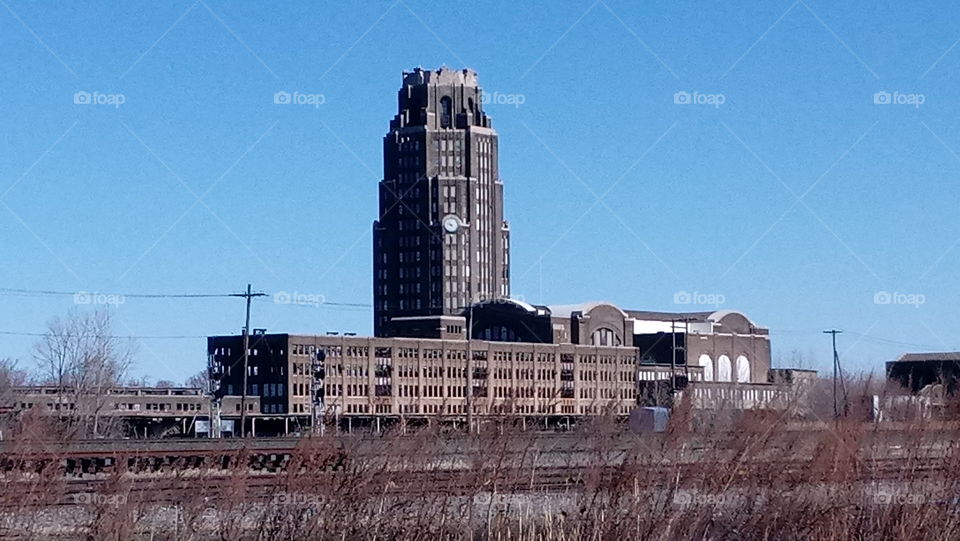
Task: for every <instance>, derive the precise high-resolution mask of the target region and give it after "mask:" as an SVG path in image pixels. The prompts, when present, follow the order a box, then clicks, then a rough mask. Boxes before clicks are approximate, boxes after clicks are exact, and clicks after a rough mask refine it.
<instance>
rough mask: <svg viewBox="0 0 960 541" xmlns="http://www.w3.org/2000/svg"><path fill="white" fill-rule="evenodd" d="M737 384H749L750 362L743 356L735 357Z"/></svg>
mask: <svg viewBox="0 0 960 541" xmlns="http://www.w3.org/2000/svg"><path fill="white" fill-rule="evenodd" d="M737 383H750V361H748V360H747V358H746V357H744V356H743V355H741V356H739V357H737Z"/></svg>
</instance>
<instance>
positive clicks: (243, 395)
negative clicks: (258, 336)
mask: <svg viewBox="0 0 960 541" xmlns="http://www.w3.org/2000/svg"><path fill="white" fill-rule="evenodd" d="M230 296H231V297H243V298H245V299H247V317H246V321H245V323H244V325H243V389H242V390H241V391H240V436H241V437H245V436H246V435H247V372H248V370H249V369H248V368H247V366H248V364H249V360H250V359H249V357H250V300H251V299H252V298H253V297H266V296H267V294H266V293H263V292H257V293H253V292H252V290H251V287H250V284H247V291H246V293H233V294H231V295H230Z"/></svg>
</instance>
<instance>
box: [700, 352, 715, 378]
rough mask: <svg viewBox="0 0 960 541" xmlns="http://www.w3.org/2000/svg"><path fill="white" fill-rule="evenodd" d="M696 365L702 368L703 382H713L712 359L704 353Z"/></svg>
mask: <svg viewBox="0 0 960 541" xmlns="http://www.w3.org/2000/svg"><path fill="white" fill-rule="evenodd" d="M697 364H699V365H700V366H702V367H703V381H713V359H711V358H710V356H709V355H707V354H706V353H704V354H703V355H701V356H700V359H699V360H698V361H697Z"/></svg>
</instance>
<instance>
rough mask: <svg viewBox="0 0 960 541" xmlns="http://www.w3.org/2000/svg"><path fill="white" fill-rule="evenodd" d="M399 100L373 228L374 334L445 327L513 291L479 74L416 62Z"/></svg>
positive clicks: (494, 144)
mask: <svg viewBox="0 0 960 541" xmlns="http://www.w3.org/2000/svg"><path fill="white" fill-rule="evenodd" d="M398 98H399V110H398V113H397V115H396V116H395V117H394V118H393V120H392V121H391V122H390V131H389V132H388V133H387V135H386V136H385V137H384V139H383V180H381V181H380V185H379V189H380V190H379V191H380V193H379V203H380V212H379V219H378V220H376V221H375V222H374V224H373V269H374V278H373V287H374V295H373V298H374V333H375V334H376V335H377V336H398V335H404V334H406V333H407V332H408V331H406V330H404V329H410V328H413V327H415V328H431V327H432V328H435V329H436V328H440V327H441V325H442V323H441V321H443V320H446V319H447V318H443V316H460V315H462V314H463V312H464V310H465V309H466V308H467V307H468V306H469V305H470V304H471V303H475V302H479V301H483V300H489V299H497V298H503V297H509V295H510V256H509V246H510V230H509V226H508V224H507V222H506V221H505V220H504V217H503V184H502V182H501V180H500V174H499V167H498V138H497V132H496V131H494V129H493V127H492V125H491V121H490V117H488V116H487V114H486V113H485V112H484V111H483V106H482V102H483V99H482V98H483V94H482V91H481V89H480V86H479V85H478V83H477V74H476V73H475V72H473V71H472V70H468V69H464V70H450V69H447V68H440V69H439V70H436V71H424V70H422V69H419V68H417V69H415V70H413V71H411V72H404V74H403V85H402V87H401V88H400V91H399V93H398ZM411 323H414V325H413V326H412V327H411Z"/></svg>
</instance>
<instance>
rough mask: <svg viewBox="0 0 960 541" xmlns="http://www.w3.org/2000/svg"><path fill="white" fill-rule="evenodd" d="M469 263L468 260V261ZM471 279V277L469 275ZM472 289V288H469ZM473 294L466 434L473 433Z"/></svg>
mask: <svg viewBox="0 0 960 541" xmlns="http://www.w3.org/2000/svg"><path fill="white" fill-rule="evenodd" d="M468 264H469V262H468ZM470 279H471V280H472V279H473V277H470ZM471 289H473V288H471ZM472 297H473V295H471V299H470V308H469V311H468V313H469V314H470V317H469V319H468V321H467V434H473V298H472Z"/></svg>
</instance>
